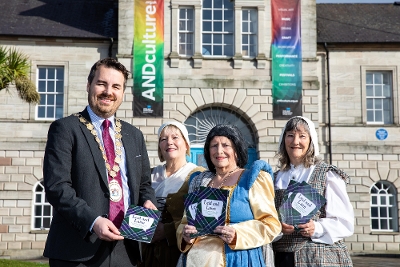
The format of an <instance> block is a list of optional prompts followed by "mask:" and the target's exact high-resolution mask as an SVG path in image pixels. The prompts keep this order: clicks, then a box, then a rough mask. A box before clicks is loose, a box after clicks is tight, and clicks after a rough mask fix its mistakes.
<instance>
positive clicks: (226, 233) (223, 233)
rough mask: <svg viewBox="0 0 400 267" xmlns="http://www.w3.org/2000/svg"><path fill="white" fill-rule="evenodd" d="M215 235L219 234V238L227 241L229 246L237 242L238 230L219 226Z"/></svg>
mask: <svg viewBox="0 0 400 267" xmlns="http://www.w3.org/2000/svg"><path fill="white" fill-rule="evenodd" d="M214 233H216V234H219V238H221V239H222V240H223V241H225V242H226V243H227V244H231V243H232V242H233V241H235V240H236V230H235V228H232V227H229V226H226V225H225V226H217V227H216V228H215V230H214Z"/></svg>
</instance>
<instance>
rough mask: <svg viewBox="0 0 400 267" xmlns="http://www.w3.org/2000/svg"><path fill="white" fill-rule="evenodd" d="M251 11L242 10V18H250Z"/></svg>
mask: <svg viewBox="0 0 400 267" xmlns="http://www.w3.org/2000/svg"><path fill="white" fill-rule="evenodd" d="M249 19H250V18H249V12H248V10H242V20H249Z"/></svg>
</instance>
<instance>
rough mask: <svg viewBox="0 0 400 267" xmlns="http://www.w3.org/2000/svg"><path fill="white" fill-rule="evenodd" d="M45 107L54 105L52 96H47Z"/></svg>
mask: <svg viewBox="0 0 400 267" xmlns="http://www.w3.org/2000/svg"><path fill="white" fill-rule="evenodd" d="M47 105H54V95H47Z"/></svg>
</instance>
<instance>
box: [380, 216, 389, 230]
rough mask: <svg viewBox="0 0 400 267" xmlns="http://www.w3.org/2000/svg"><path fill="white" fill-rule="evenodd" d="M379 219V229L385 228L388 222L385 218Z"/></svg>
mask: <svg viewBox="0 0 400 267" xmlns="http://www.w3.org/2000/svg"><path fill="white" fill-rule="evenodd" d="M380 221H381V229H382V230H387V229H388V224H387V220H386V219H382V220H380Z"/></svg>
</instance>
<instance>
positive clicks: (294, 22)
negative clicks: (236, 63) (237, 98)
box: [271, 0, 302, 120]
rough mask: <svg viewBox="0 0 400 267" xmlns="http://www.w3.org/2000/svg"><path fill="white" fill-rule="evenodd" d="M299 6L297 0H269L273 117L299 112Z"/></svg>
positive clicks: (300, 111) (287, 116)
mask: <svg viewBox="0 0 400 267" xmlns="http://www.w3.org/2000/svg"><path fill="white" fill-rule="evenodd" d="M300 7H301V1H300V0H271V8H272V100H273V118H274V119H285V120H286V119H289V118H291V117H293V116H301V115H302V108H301V107H302V66H301V64H302V56H301V8H300Z"/></svg>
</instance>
